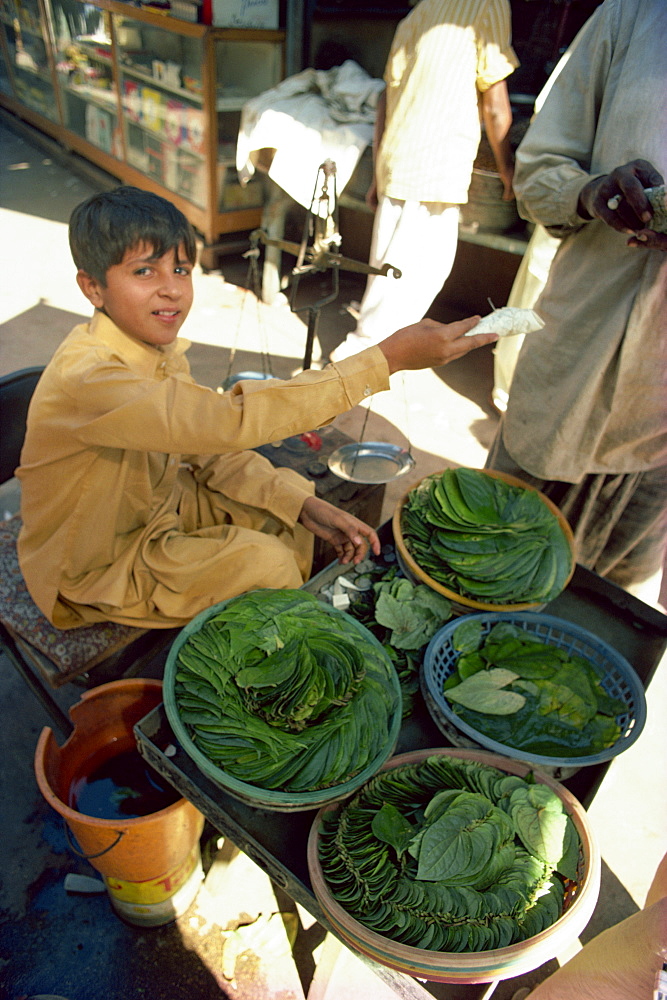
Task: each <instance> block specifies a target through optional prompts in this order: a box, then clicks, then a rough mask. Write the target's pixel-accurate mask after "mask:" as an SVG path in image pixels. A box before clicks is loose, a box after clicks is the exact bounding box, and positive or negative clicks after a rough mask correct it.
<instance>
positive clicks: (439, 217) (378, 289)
mask: <svg viewBox="0 0 667 1000" xmlns="http://www.w3.org/2000/svg"><path fill="white" fill-rule="evenodd" d="M458 233H459V206H458V205H442V204H440V203H439V202H436V203H432V202H431V203H429V202H423V201H422V202H420V201H407V202H404V201H398V200H397V199H393V198H380V201H379V204H378V207H377V210H376V212H375V220H374V225H373V239H372V248H373V250H372V255H371V259H370V261H369V263H370V264H371V266H372V267H378V266H379V265H380V263H381V262H382V261H386V262H387V263H388V264H390V265H391V266H393V267H396V268H398V269H399V271H401V272H402V276H401V277H400V278H394V277H393V276H392V275H391V274H389V275H387V276H386V277H385V276H384V275H370V276H369V278H368V281H367V282H366V291H365V292H364V297H363V299H362V301H361V308H360V315H361V318H360V321H359V323H358V324H357V329H356V330H355V331H354V332H353V333H349V334H348V335H347V337H346V339H345V340H344V341H343V343H342V344H340V345H339V346H338V347H337V348H336V349H335V350H334V351H333V352H332V353H331V355H330V357H331V360H332V361H341V360H342V359H343V358H347V357H350V356H351V355H352V354H357V353H358V352H359V351H363V350H364V349H365V348H366V347H370V345H371V344H379V343H380V342H381V341H382V340H384V339H385V338H386V337H388V336H389V335H390V334H392V333H394V332H395V331H396V330H400V329H402V327H404V326H409V325H410V324H411V323H417V322H418V321H419V320H420V319H422V318H423V316H424V314H425V313H426V312H427V311H428V309H429V307H430V305H431V303H432V302H433V299H434V298H435V297H436V295H437V294H438V292H439V291H440V289H441V288H442V282H443V274H449V272H450V270H451V268H452V264H453V263H454V256H455V254H456V245H457V241H458ZM423 244H426V246H427V247H433V246H436V247H437V248H438V252H437V253H432V252H430V251H427V252H425V253H420V248H421V247H422V245H423Z"/></svg>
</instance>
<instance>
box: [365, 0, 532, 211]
mask: <svg viewBox="0 0 667 1000" xmlns="http://www.w3.org/2000/svg"><path fill="white" fill-rule="evenodd" d="M510 39H511V12H510V5H509V3H508V0H421V2H420V3H419V4H418V5H417V6H416V7H415V9H414V10H413V11H411V12H410V14H408V16H407V17H406V18H404V20H403V21H401V22H400V24H399V25H398V27H397V29H396V33H395V35H394V39H393V42H392V46H391V51H390V54H389V58H388V60H387V65H386V68H385V74H384V78H385V82H386V84H387V90H386V100H387V117H386V123H385V131H384V134H383V136H382V140H381V143H380V147H379V150H378V156H377V166H376V172H377V181H378V192H379V194H381V195H386V196H387V197H389V198H399V199H401V200H406V201H407V200H415V201H431V202H450V203H455V204H463V203H464V202H466V201H467V200H468V187H469V186H470V178H471V174H472V165H473V161H474V159H475V156H476V155H477V148H478V146H479V140H480V136H481V129H480V121H479V110H478V103H477V101H478V92H483V91H485V90H488V88H489V87H490V86H492V85H493V84H494V83H498V82H499V81H500V80H504V79H505V78H506V77H507V76H509V75H510V73H512V71H513V70H514V69H515V68H516V67H517V66H518V65H519V62H518V59H517V57H516V55H515V53H514V50H513V49H512V47H511V44H510Z"/></svg>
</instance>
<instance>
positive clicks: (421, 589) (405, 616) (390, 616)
mask: <svg viewBox="0 0 667 1000" xmlns="http://www.w3.org/2000/svg"><path fill="white" fill-rule="evenodd" d="M377 590H378V598H377V601H376V604H375V612H374V613H375V619H376V621H377V622H378V623H379V624H380V625H382V626H384V627H385V628H387V629H390V630H391V636H390V639H389V641H390V644H391V645H392V646H395V647H396V648H397V649H421V647H422V646H424V645H426V644H427V643H428V642H429V640H430V639H431V638H432V637H433V636H434V635H435V633H436V632H437V630H438V629H439V628H440V627H441V626H442V625H443V624H444V622H445V621H447V619H448V618H449V617H450V615H451V604H450V602H449V601H448V600H447V598H445V597H442V595H440V594H436V593H435V592H434V591H432V590H431V589H430V587H426V586H425V585H423V584H417V585H414V584H412V583H411V582H410V581H409V580H406V579H397V580H394V581H392V583H391V584H390V585H388V586H383V585H382V584H379V585H378V587H377Z"/></svg>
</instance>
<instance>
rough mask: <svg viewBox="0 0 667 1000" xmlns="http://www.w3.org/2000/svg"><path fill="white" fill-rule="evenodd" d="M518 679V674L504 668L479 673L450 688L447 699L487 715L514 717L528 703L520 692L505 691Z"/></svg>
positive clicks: (446, 693) (446, 694)
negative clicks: (505, 688) (506, 687)
mask: <svg viewBox="0 0 667 1000" xmlns="http://www.w3.org/2000/svg"><path fill="white" fill-rule="evenodd" d="M516 678H517V674H513V673H512V671H511V670H504V669H503V668H502V667H496V668H494V669H493V670H483V671H478V672H477V673H474V674H472V675H471V676H470V677H467V678H466V679H465V680H464V681H461V683H460V684H457V685H456V686H455V687H451V688H448V689H447V690H446V691H445V697H446V698H447V700H448V701H455V702H459V703H460V704H461V705H465V707H466V708H472V709H474V711H475V712H482V713H484V714H485V715H512V714H513V713H514V712H518V711H519V709H520V708H523V706H524V705H525V703H526V699H525V698H524V696H523V695H522V694H519V693H518V691H505V690H504V687H505V685H507V684H509V683H510V682H511V681H513V680H516Z"/></svg>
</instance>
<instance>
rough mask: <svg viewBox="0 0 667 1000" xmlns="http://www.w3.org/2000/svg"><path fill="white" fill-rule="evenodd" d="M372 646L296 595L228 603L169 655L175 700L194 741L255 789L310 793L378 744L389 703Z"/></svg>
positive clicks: (385, 669)
mask: <svg viewBox="0 0 667 1000" xmlns="http://www.w3.org/2000/svg"><path fill="white" fill-rule="evenodd" d="M392 675H393V668H392V666H391V663H390V662H389V660H388V658H387V656H386V654H385V652H384V650H383V649H382V647H381V646H379V645H378V644H377V643H376V642H375V641H374V639H373V637H372V636H370V635H366V634H365V629H363V628H362V627H361V626H359V627H357V626H356V625H355V624H354V623H353V622H350V621H349V620H348V619H346V617H345V616H344V615H342V614H339V613H336V612H331V611H329V610H328V609H327V607H326V606H325V605H323V604H322V603H320V601H318V600H317V598H316V597H315V596H314V595H313V594H309V593H307V592H305V591H302V590H268V589H267V590H256V591H251V592H250V593H247V594H242V595H241V596H240V597H236V598H234V599H233V600H231V601H228V602H227V604H226V605H225V607H224V608H222V609H221V610H220V611H219V612H218V613H217V614H215V615H213V616H212V617H210V618H208V619H207V620H206V621H205V622H204V624H203V625H202V627H201V628H200V629H199V630H198V631H196V632H194V633H192V634H191V635H190V636H189V637H188V639H187V640H186V642H184V643H183V645H182V646H181V647H180V650H179V652H178V658H177V664H176V675H175V688H174V694H175V701H176V706H177V708H178V712H179V715H180V718H181V720H182V722H183V723H184V724H185V726H186V727H187V728H188V731H189V734H190V736H191V738H192V741H193V743H194V744H195V746H197V747H198V748H199V750H201V752H202V753H203V754H205V756H206V757H208V758H209V760H211V761H212V762H213V763H214V764H216V765H217V766H218V767H220V768H221V769H222V770H223V771H225V772H227V773H229V774H230V775H232V776H234V777H235V778H238V779H239V780H240V781H245V782H248V783H250V784H253V785H257V786H259V787H261V788H268V789H279V790H282V791H296V792H303V791H314V790H316V789H320V788H328V787H330V786H331V785H337V784H339V783H342V782H344V781H347V780H348V779H350V778H352V777H354V776H355V775H356V774H358V773H359V772H360V771H362V770H363V769H364V768H365V767H366V766H367V765H368V764H369V763H371V762H372V761H373V760H374V759H375V758H376V756H377V755H378V754H379V753H380V752H381V751H382V750H383V749H384V748H385V747H386V746H387V740H388V734H389V732H390V729H391V726H392V720H393V719H394V717H395V714H396V712H400V696H399V694H398V692H397V690H396V682H395V678H393V677H392Z"/></svg>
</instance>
